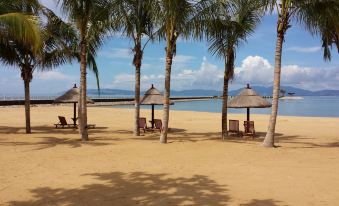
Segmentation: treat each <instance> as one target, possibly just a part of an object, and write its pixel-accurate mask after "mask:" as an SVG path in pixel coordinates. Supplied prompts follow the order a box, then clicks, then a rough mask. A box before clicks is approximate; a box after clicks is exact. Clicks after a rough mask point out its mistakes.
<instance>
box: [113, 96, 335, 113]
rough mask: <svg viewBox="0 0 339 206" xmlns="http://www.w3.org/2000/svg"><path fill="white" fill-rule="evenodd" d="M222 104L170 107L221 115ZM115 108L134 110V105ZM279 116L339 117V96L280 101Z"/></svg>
mask: <svg viewBox="0 0 339 206" xmlns="http://www.w3.org/2000/svg"><path fill="white" fill-rule="evenodd" d="M268 101H271V100H268ZM221 104H222V102H221V99H208V100H197V101H182V102H175V104H174V105H171V106H170V109H171V110H181V111H198V112H215V113H220V112H221ZM114 107H123V108H125V107H127V108H133V106H132V105H126V106H114ZM141 108H151V106H149V105H142V106H141ZM155 109H158V110H159V109H162V106H155ZM250 111H251V114H270V113H271V108H263V109H256V108H252V109H251V110H250ZM228 112H229V113H240V114H245V113H246V109H230V108H229V109H228ZM278 114H279V115H283V116H305V117H339V96H305V97H303V99H285V100H282V99H281V100H279V109H278Z"/></svg>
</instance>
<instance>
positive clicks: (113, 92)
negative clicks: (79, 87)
mask: <svg viewBox="0 0 339 206" xmlns="http://www.w3.org/2000/svg"><path fill="white" fill-rule="evenodd" d="M87 94H89V95H98V90H97V89H88V90H87ZM100 94H101V95H122V96H125V95H134V91H129V90H122V89H100Z"/></svg>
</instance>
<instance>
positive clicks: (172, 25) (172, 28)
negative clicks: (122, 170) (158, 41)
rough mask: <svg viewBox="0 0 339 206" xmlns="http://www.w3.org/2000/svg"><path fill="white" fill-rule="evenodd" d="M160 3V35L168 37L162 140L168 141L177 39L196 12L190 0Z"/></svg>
mask: <svg viewBox="0 0 339 206" xmlns="http://www.w3.org/2000/svg"><path fill="white" fill-rule="evenodd" d="M158 2H159V5H160V16H159V22H160V30H159V31H160V33H159V35H160V37H163V38H165V39H166V66H165V90H164V107H163V121H162V122H163V130H162V132H161V136H160V142H161V143H166V142H167V131H168V122H169V107H170V88H171V69H172V61H173V57H174V56H175V54H176V48H177V47H176V45H177V39H178V38H179V36H180V35H182V36H185V35H187V34H188V33H189V30H188V28H189V27H188V22H189V21H190V19H191V18H192V16H193V14H194V9H193V4H192V2H191V1H189V0H159V1H158Z"/></svg>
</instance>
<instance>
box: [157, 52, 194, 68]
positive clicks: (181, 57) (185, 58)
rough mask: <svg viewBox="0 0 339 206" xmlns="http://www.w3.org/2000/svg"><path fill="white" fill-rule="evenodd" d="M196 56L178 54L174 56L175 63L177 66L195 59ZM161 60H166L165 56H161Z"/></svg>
mask: <svg viewBox="0 0 339 206" xmlns="http://www.w3.org/2000/svg"><path fill="white" fill-rule="evenodd" d="M195 59H196V57H194V56H189V55H176V56H174V58H173V64H176V66H183V65H185V64H186V63H189V62H191V61H193V60H195ZM160 60H161V61H163V62H165V58H163V57H161V58H160ZM173 67H175V66H173Z"/></svg>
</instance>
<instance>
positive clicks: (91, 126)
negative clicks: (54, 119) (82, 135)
mask: <svg viewBox="0 0 339 206" xmlns="http://www.w3.org/2000/svg"><path fill="white" fill-rule="evenodd" d="M71 119H72V120H73V119H74V118H71ZM79 119H80V117H77V118H76V121H78V120H79ZM94 128H95V124H87V129H94Z"/></svg>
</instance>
